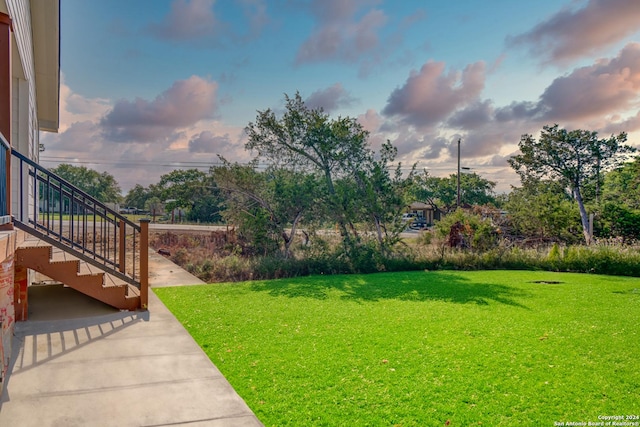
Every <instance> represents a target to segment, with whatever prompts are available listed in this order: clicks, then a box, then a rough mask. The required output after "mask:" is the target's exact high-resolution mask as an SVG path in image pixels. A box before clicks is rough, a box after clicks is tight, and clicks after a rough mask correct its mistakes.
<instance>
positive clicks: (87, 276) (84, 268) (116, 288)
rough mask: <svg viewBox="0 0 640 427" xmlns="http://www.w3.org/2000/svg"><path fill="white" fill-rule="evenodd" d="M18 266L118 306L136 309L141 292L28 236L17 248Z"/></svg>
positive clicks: (60, 250)
mask: <svg viewBox="0 0 640 427" xmlns="http://www.w3.org/2000/svg"><path fill="white" fill-rule="evenodd" d="M16 265H24V266H26V267H28V268H31V269H33V270H36V271H39V272H40V273H42V274H44V275H46V276H48V277H50V278H52V279H54V280H56V281H59V282H61V283H64V284H65V285H67V286H69V287H72V288H74V289H76V290H78V291H80V292H82V293H84V294H86V295H89V296H91V297H92V298H95V299H97V300H99V301H102V302H105V303H107V304H109V305H112V306H114V307H116V308H120V309H127V310H135V309H136V308H138V307H139V302H140V292H139V290H138V289H137V288H136V287H135V286H131V285H129V284H128V283H126V282H124V281H123V280H120V279H118V278H116V277H114V276H112V275H110V274H108V273H106V272H104V271H102V270H101V269H100V268H98V267H96V266H94V265H91V264H89V263H87V262H85V261H82V260H79V259H78V258H76V257H74V256H73V255H71V254H69V253H67V252H65V251H63V250H62V249H59V248H56V247H53V246H51V245H49V244H47V243H46V242H43V241H42V240H39V239H35V238H31V239H26V240H25V241H24V242H23V243H22V244H20V246H19V247H18V251H16Z"/></svg>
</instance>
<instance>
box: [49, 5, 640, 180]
mask: <svg viewBox="0 0 640 427" xmlns="http://www.w3.org/2000/svg"><path fill="white" fill-rule="evenodd" d="M61 73H62V87H61V90H60V98H61V99H60V104H61V111H60V113H61V120H60V131H59V133H57V134H51V133H46V134H45V133H43V134H42V137H41V142H43V143H44V145H45V148H46V151H45V152H43V153H42V155H41V163H42V164H43V165H44V166H45V167H54V166H56V165H57V164H59V163H72V164H75V165H83V166H87V167H90V168H93V169H96V170H98V171H101V172H102V171H107V172H109V173H111V174H112V175H114V176H115V177H116V179H117V180H118V182H119V183H120V185H121V187H122V190H123V192H124V193H126V191H128V190H129V189H130V188H131V187H133V186H134V185H135V184H142V185H144V186H147V185H149V184H151V183H155V182H157V181H158V180H159V177H160V175H162V174H164V173H167V172H169V171H171V170H173V169H176V168H180V167H186V168H190V167H198V168H201V169H202V170H207V169H208V167H209V166H210V165H212V164H215V163H216V162H217V159H218V155H219V154H220V155H223V156H224V157H225V158H227V159H229V160H232V161H239V162H246V161H248V160H250V159H251V158H252V155H253V154H254V153H251V152H247V151H245V150H244V143H245V142H246V136H245V134H244V132H243V129H244V127H245V126H246V125H247V124H248V123H249V122H251V121H254V120H255V118H256V112H257V111H258V110H265V109H267V108H272V109H274V110H275V111H281V109H282V107H283V98H284V94H285V93H286V94H289V95H294V94H295V92H296V91H299V92H300V94H301V95H302V97H303V98H304V99H305V100H306V102H307V104H308V105H309V106H312V107H322V108H324V110H325V111H326V112H328V113H329V114H331V115H332V116H335V117H338V116H350V117H357V118H358V120H359V121H360V122H361V123H362V125H363V126H364V127H365V128H366V129H367V130H368V131H369V132H370V141H371V144H372V146H373V147H374V148H377V147H379V146H380V144H381V142H382V141H384V140H386V139H389V140H391V141H392V142H393V143H394V145H396V146H397V147H398V152H399V160H402V162H403V164H407V165H410V164H413V163H417V164H418V167H419V168H421V169H422V168H426V169H427V170H428V171H429V172H430V173H431V174H433V175H436V176H444V175H448V174H450V173H453V172H454V171H455V169H456V150H457V141H458V138H461V140H462V144H461V147H462V165H463V166H465V167H470V168H471V169H472V170H473V171H475V172H477V173H479V174H481V175H482V176H484V177H485V178H488V179H491V180H494V181H497V182H498V187H497V188H498V190H499V191H505V190H508V189H509V188H510V186H511V185H518V184H519V181H518V179H517V176H516V175H515V174H513V172H512V171H511V170H510V169H509V167H508V166H507V163H506V159H508V158H509V156H510V155H513V154H514V153H515V151H516V150H517V143H518V141H519V140H520V136H521V135H522V134H525V133H530V134H533V135H536V136H537V135H539V132H540V129H541V128H542V126H543V125H545V124H554V123H558V124H560V126H562V127H566V128H581V129H588V130H596V131H598V132H599V133H600V136H601V137H607V136H610V135H611V134H612V133H617V132H620V131H626V132H628V134H629V140H628V142H629V143H630V144H631V145H634V146H636V147H639V148H640V113H639V112H638V111H639V108H638V107H639V106H640V1H638V0H536V1H513V0H486V1H457V2H453V1H451V2H448V1H436V0H424V1H418V0H403V1H397V0H388V1H384V0H235V1H232V0H217V1H216V0H136V1H131V0H91V1H87V0H61Z"/></svg>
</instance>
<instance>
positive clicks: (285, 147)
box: [245, 93, 374, 245]
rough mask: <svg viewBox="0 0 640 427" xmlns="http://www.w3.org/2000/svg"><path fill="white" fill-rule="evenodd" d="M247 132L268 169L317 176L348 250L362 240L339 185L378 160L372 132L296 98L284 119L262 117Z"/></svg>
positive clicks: (287, 106) (272, 115)
mask: <svg viewBox="0 0 640 427" xmlns="http://www.w3.org/2000/svg"><path fill="white" fill-rule="evenodd" d="M245 131H246V133H247V135H248V136H249V140H248V142H247V143H246V148H247V149H249V150H255V151H257V152H258V154H259V155H260V156H261V157H263V158H265V159H266V160H267V161H268V162H269V163H271V164H274V165H277V166H279V167H286V168H289V169H291V170H296V171H306V172H310V173H317V174H319V175H320V176H321V179H322V180H323V183H324V187H325V188H326V192H327V198H326V202H327V204H328V205H329V206H328V209H327V212H329V213H331V215H332V217H333V218H332V221H334V222H335V223H337V224H338V227H339V229H340V233H341V235H342V238H343V242H345V243H346V244H347V245H348V244H349V242H350V241H351V240H352V239H353V238H355V239H356V240H357V239H358V234H357V232H356V231H355V227H354V222H355V218H354V217H353V215H352V214H353V212H352V211H350V209H349V202H350V201H349V200H348V199H346V198H343V197H340V195H339V194H338V192H337V190H336V181H337V180H339V179H342V178H346V177H352V176H354V175H355V173H356V171H358V170H361V169H362V168H363V167H366V165H371V163H372V162H373V159H374V154H373V152H372V150H371V149H370V148H369V145H368V143H367V137H368V132H367V131H366V130H364V129H363V128H362V126H361V125H360V124H359V123H358V122H357V121H356V120H355V119H353V118H349V117H338V118H337V119H332V118H330V117H329V115H328V114H325V113H324V112H323V111H322V109H309V108H308V107H307V106H306V105H305V104H304V101H303V100H302V97H301V96H300V94H299V93H296V95H295V96H294V97H293V98H291V97H289V96H287V95H285V111H284V113H283V115H282V117H280V118H278V117H277V116H276V113H275V112H274V111H272V110H271V109H268V110H265V111H259V112H258V116H257V118H256V121H255V123H254V122H252V123H249V125H248V126H247V127H246V128H245Z"/></svg>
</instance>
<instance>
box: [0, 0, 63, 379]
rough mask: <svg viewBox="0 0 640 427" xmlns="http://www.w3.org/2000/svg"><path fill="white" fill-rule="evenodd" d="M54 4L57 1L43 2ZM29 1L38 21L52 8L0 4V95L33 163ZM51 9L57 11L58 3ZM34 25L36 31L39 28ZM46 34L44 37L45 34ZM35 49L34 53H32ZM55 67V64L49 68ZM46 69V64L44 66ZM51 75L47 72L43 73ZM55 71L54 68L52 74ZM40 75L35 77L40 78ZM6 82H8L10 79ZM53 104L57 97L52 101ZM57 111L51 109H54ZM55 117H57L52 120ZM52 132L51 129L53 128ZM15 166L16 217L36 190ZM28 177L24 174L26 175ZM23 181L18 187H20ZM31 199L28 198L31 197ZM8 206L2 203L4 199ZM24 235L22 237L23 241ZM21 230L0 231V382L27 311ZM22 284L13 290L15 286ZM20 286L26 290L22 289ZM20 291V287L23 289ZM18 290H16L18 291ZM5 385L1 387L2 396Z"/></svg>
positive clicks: (13, 138)
mask: <svg viewBox="0 0 640 427" xmlns="http://www.w3.org/2000/svg"><path fill="white" fill-rule="evenodd" d="M45 1H47V2H49V1H54V2H55V1H58V0H45ZM32 2H35V3H36V6H37V8H36V9H35V10H37V11H38V12H39V15H38V16H40V17H42V16H43V15H42V14H43V10H44V9H43V5H46V6H51V4H50V3H42V0H0V13H2V14H4V15H3V16H4V17H5V18H6V15H8V16H9V18H10V23H11V31H10V35H9V38H10V42H8V43H10V46H9V47H8V49H5V50H4V51H3V53H2V56H3V57H2V58H0V61H2V62H3V63H5V64H9V63H10V64H11V67H10V69H9V74H10V76H9V77H10V78H7V80H6V81H5V84H4V85H3V86H2V93H0V97H3V99H5V100H7V101H8V102H10V108H9V109H8V110H7V111H5V112H3V115H5V114H6V113H8V114H9V116H10V118H9V117H7V116H6V115H5V117H4V119H6V122H5V123H6V124H8V127H9V128H10V131H9V134H8V135H7V134H6V133H5V136H6V137H7V138H8V139H9V140H10V142H11V146H12V150H16V151H19V152H20V153H22V154H23V155H25V156H27V157H29V158H30V159H32V160H34V161H36V162H37V161H38V160H39V151H40V150H39V147H40V144H39V142H40V141H39V124H38V123H39V118H38V114H39V110H38V104H37V102H36V64H35V59H34V58H35V52H34V49H35V47H34V44H37V45H38V46H36V47H38V48H39V49H40V51H42V46H41V44H42V34H43V33H42V32H41V36H40V39H39V40H36V39H34V36H33V34H34V32H33V30H34V28H33V27H32V22H33V16H32V12H33V11H34V9H32ZM55 6H56V7H55V8H54V10H55V11H56V12H57V11H58V10H59V9H58V5H57V4H56V5H55ZM48 16H49V17H50V18H52V19H57V17H55V16H54V15H51V14H50V15H48ZM38 22H40V21H37V22H36V24H35V25H37V28H36V29H40V24H39V23H38ZM44 34H45V35H46V33H44ZM36 51H37V50H36ZM56 65H57V66H59V64H58V63H55V62H54V63H53V64H52V66H56ZM47 66H49V65H47ZM46 71H50V70H46ZM56 71H59V70H56V69H55V68H53V69H52V72H53V73H54V75H55V72H56ZM38 75H39V74H38ZM9 80H10V81H9ZM54 101H55V106H57V105H58V104H57V99H54ZM54 111H55V107H54ZM54 118H55V117H54ZM53 125H55V126H53V128H56V126H57V121H55V120H54V122H53ZM54 130H55V129H54ZM18 166H19V165H18V162H17V161H16V160H15V159H12V162H11V188H10V189H8V191H10V192H11V193H10V194H11V210H12V213H16V210H17V209H18V206H19V205H20V203H19V202H20V201H21V200H22V201H26V200H30V201H31V202H30V203H31V205H30V206H29V205H26V206H25V203H23V204H22V205H23V206H25V209H26V208H28V211H29V213H31V215H33V212H34V205H33V203H34V202H33V201H34V200H36V198H35V197H33V195H34V193H35V191H36V188H35V186H34V184H33V183H29V180H28V179H26V178H27V176H26V175H24V176H20V171H19V168H18ZM25 173H26V171H25ZM21 181H22V186H20V183H21ZM29 196H31V197H29ZM5 203H6V201H5ZM21 236H22V237H21ZM23 238H24V236H23V233H22V232H17V231H11V230H9V231H1V230H0V380H4V379H5V375H6V371H7V368H8V366H9V356H10V355H11V336H12V335H13V329H14V324H15V321H16V308H20V307H23V308H24V307H26V303H24V304H23V302H26V284H27V283H29V282H30V279H31V277H28V276H27V274H28V272H27V271H22V272H21V274H22V279H21V280H18V281H16V271H15V264H14V253H15V250H16V248H17V245H18V244H19V243H20V242H21V241H22V240H23ZM17 282H19V284H20V286H19V287H18V288H16V283H17ZM23 285H24V286H23ZM23 288H24V289H23ZM16 289H18V291H17V292H16ZM2 390H3V384H1V383H0V392H1V391H2Z"/></svg>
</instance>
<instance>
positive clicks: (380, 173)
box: [351, 141, 415, 254]
mask: <svg viewBox="0 0 640 427" xmlns="http://www.w3.org/2000/svg"><path fill="white" fill-rule="evenodd" d="M397 152H398V150H397V149H396V148H395V147H394V146H393V145H391V143H390V142H389V141H387V142H386V143H384V144H383V145H382V149H381V150H380V156H379V158H378V159H375V160H372V161H371V162H370V163H368V164H364V165H362V167H361V168H359V169H358V170H356V171H354V175H353V180H354V181H355V185H354V188H355V190H356V191H355V194H354V196H353V197H352V198H351V200H352V203H353V205H354V208H355V209H356V211H358V212H360V213H361V216H362V221H366V222H369V223H371V224H372V227H373V229H374V230H375V236H376V239H377V243H378V247H379V249H380V251H381V252H382V253H383V254H384V253H385V252H387V250H388V249H390V248H391V247H392V246H393V245H395V244H396V243H397V242H398V241H399V240H400V233H401V232H402V231H404V229H405V227H406V224H404V223H403V222H402V220H401V215H402V211H403V210H404V209H405V207H406V206H407V204H408V203H409V202H410V200H409V197H408V193H409V188H410V186H411V183H412V181H413V178H414V174H415V168H412V169H411V171H410V172H409V174H408V176H406V177H403V174H402V169H401V165H400V164H398V165H397V167H396V169H395V172H394V174H393V175H391V174H390V172H389V168H390V166H391V163H392V162H393V161H394V160H395V157H396V155H397Z"/></svg>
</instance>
